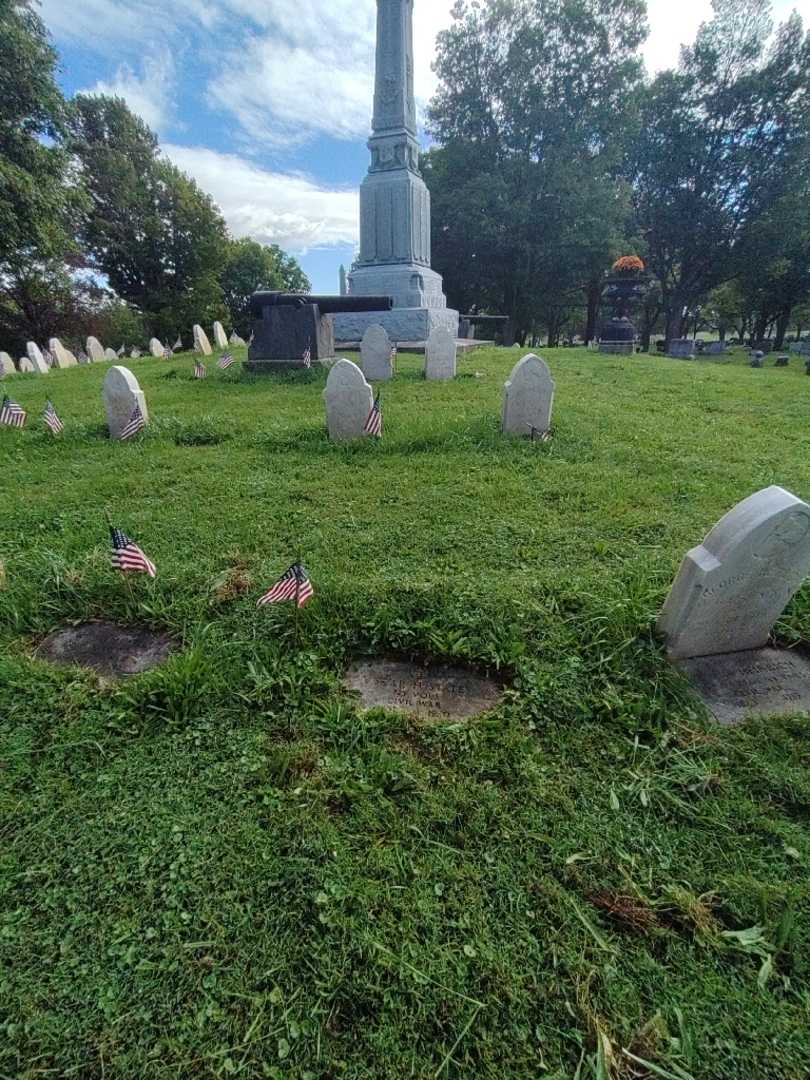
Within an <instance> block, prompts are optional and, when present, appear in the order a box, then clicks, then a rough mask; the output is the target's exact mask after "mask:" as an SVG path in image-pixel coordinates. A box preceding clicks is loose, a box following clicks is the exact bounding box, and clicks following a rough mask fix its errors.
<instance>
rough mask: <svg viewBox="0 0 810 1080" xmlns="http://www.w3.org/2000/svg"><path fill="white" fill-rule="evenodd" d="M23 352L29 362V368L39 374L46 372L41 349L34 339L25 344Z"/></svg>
mask: <svg viewBox="0 0 810 1080" xmlns="http://www.w3.org/2000/svg"><path fill="white" fill-rule="evenodd" d="M25 353H26V356H27V357H28V359H29V360H30V362H31V369H32V370H33V371H36V372H37V373H38V374H39V375H47V374H48V365H47V363H46V362H45V357H44V356H43V355H42V351H41V349H40V347H39V345H37V343H36V342H35V341H29V342H28V344H27V345H26V346H25ZM20 370H22V369H20Z"/></svg>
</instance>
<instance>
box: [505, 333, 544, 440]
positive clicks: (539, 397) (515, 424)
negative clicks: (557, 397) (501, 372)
mask: <svg viewBox="0 0 810 1080" xmlns="http://www.w3.org/2000/svg"><path fill="white" fill-rule="evenodd" d="M553 407H554V380H553V379H552V377H551V372H550V371H549V369H548V365H547V364H546V363H545V361H543V360H541V359H540V357H539V356H535V355H534V354H533V353H529V355H528V356H524V357H523V359H522V360H519V361H518V363H517V364H516V365H515V367H514V368H513V370H512V374H511V375H510V376H509V380H508V382H507V383H506V385H505V386H504V394H503V419H502V424H501V426H502V430H503V433H504V434H505V435H523V436H525V437H527V438H535V439H536V438H538V437H539V436H543V435H545V434H546V432H548V431H549V429H550V428H551V411H552V408H553Z"/></svg>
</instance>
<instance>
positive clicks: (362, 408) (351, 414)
mask: <svg viewBox="0 0 810 1080" xmlns="http://www.w3.org/2000/svg"><path fill="white" fill-rule="evenodd" d="M324 399H325V401H326V424H327V427H328V428H329V438H330V439H332V440H333V441H334V442H340V441H342V440H344V439H362V438H363V435H364V431H363V429H364V428H365V426H366V421H367V420H368V416H369V413H370V412H371V406H372V405H373V404H374V394H373V392H372V389H371V387H370V386H369V384H368V383H367V382H366V377H365V375H364V374H363V372H362V371H361V370H360V368H359V367H358V366H357V364H355V363H352V361H351V360H338V362H337V363H336V364H335V365H334V367H333V368H332V370H331V371H330V372H329V378H328V379H327V380H326V390H324Z"/></svg>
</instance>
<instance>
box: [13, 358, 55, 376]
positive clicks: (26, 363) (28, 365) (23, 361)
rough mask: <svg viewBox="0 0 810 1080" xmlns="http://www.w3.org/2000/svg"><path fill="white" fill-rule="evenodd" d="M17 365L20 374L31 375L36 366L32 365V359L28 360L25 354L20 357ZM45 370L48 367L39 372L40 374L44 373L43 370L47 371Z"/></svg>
mask: <svg viewBox="0 0 810 1080" xmlns="http://www.w3.org/2000/svg"><path fill="white" fill-rule="evenodd" d="M18 367H19V369H20V374H21V375H32V374H33V373H34V372H35V371H36V368H35V367H34V364H33V361H32V360H30V359H29V358H28V357H27V356H21V357H20V362H19V364H18ZM47 370H48V369H47V368H45V371H44V372H40V375H43V374H45V372H47Z"/></svg>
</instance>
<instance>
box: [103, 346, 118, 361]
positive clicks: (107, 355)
mask: <svg viewBox="0 0 810 1080" xmlns="http://www.w3.org/2000/svg"><path fill="white" fill-rule="evenodd" d="M104 359H105V360H112V361H113V363H115V361H116V360H117V359H118V353H117V352H116V351H115V349H105V350H104Z"/></svg>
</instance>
